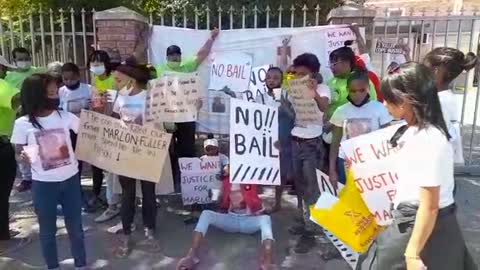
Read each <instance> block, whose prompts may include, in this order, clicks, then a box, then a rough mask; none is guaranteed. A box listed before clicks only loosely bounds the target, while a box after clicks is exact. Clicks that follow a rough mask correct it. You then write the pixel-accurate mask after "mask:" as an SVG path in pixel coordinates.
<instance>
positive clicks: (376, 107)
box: [329, 71, 393, 187]
mask: <svg viewBox="0 0 480 270" xmlns="http://www.w3.org/2000/svg"><path fill="white" fill-rule="evenodd" d="M347 85H348V91H349V92H348V97H347V100H348V101H349V102H348V103H346V104H344V105H342V106H340V107H339V108H338V109H337V110H336V111H335V112H334V113H333V116H332V118H331V119H330V123H332V125H333V132H332V134H333V137H332V144H331V146H330V158H329V162H330V166H329V168H330V169H329V170H330V173H329V176H330V182H332V185H333V186H334V187H336V185H337V181H340V182H341V183H343V184H345V180H346V178H345V170H344V168H343V160H341V159H339V158H338V154H339V147H340V142H342V141H344V140H346V139H351V138H353V137H356V136H359V135H362V134H365V133H369V132H372V131H374V130H377V129H379V128H382V127H385V126H386V125H388V124H389V123H390V122H391V121H392V120H393V119H392V116H391V115H390V114H389V113H388V111H387V109H386V108H385V106H383V104H382V103H380V102H378V101H371V100H370V96H369V91H370V89H369V76H368V73H367V72H366V71H355V72H353V73H352V74H350V77H349V78H348V80H347ZM337 164H338V166H337ZM337 167H338V168H337Z"/></svg>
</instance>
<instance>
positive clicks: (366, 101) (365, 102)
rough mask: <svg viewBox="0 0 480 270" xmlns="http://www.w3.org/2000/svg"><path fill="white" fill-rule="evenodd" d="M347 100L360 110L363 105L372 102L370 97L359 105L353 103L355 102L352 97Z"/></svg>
mask: <svg viewBox="0 0 480 270" xmlns="http://www.w3.org/2000/svg"><path fill="white" fill-rule="evenodd" d="M347 100H348V101H350V103H352V105H353V106H355V107H359V108H360V107H362V106H363V105H365V104H367V103H368V102H369V101H370V95H367V96H366V97H365V99H364V100H363V101H362V102H360V103H359V104H355V103H353V101H352V99H351V98H350V96H348V97H347Z"/></svg>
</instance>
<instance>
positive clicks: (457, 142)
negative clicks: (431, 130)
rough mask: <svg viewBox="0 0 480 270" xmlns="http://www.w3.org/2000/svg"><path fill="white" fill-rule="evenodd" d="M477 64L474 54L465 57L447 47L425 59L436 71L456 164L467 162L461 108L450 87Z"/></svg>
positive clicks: (435, 74)
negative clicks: (464, 156) (463, 141)
mask: <svg viewBox="0 0 480 270" xmlns="http://www.w3.org/2000/svg"><path fill="white" fill-rule="evenodd" d="M477 62H478V58H477V57H476V56H475V54H474V53H468V54H467V55H464V54H463V52H461V51H460V50H457V49H453V48H446V47H441V48H436V49H434V50H433V51H431V52H429V53H428V54H427V55H426V56H425V59H424V64H425V65H426V66H427V67H429V68H430V69H432V70H433V71H434V76H435V84H436V86H437V90H438V97H439V99H440V105H441V106H442V113H443V118H444V119H445V122H446V124H447V128H448V132H449V133H450V136H451V137H452V138H451V142H452V144H453V149H454V162H455V163H456V164H464V162H465V161H464V158H463V150H462V147H463V146H462V137H461V130H460V114H459V108H458V104H457V99H456V97H455V95H454V94H453V92H452V90H451V88H450V85H451V83H452V82H453V81H454V80H455V78H457V77H458V75H460V73H462V72H463V71H464V70H465V71H468V70H470V69H472V68H474V67H475V66H476V64H477Z"/></svg>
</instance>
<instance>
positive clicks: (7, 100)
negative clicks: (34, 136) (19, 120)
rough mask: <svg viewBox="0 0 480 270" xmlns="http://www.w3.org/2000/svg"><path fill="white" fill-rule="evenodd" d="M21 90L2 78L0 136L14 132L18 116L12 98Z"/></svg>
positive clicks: (0, 89) (0, 82)
mask: <svg viewBox="0 0 480 270" xmlns="http://www.w3.org/2000/svg"><path fill="white" fill-rule="evenodd" d="M19 92H20V91H19V90H18V89H17V88H15V87H13V86H12V85H10V84H9V83H8V82H6V81H5V80H2V79H0V136H5V135H6V136H10V135H11V134H12V130H13V124H14V123H15V116H16V112H15V110H13V108H12V98H13V97H14V96H16V95H17V94H18V93H19Z"/></svg>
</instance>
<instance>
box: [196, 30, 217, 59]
mask: <svg viewBox="0 0 480 270" xmlns="http://www.w3.org/2000/svg"><path fill="white" fill-rule="evenodd" d="M219 32H220V31H219V30H218V29H217V28H215V29H213V30H212V33H211V34H210V38H209V39H208V40H207V42H205V44H204V45H203V47H202V48H201V49H200V50H199V51H198V53H197V59H196V61H197V65H200V64H202V63H203V61H205V59H207V57H208V55H209V54H210V51H211V50H212V46H213V43H214V42H215V39H217V37H218V34H219Z"/></svg>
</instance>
